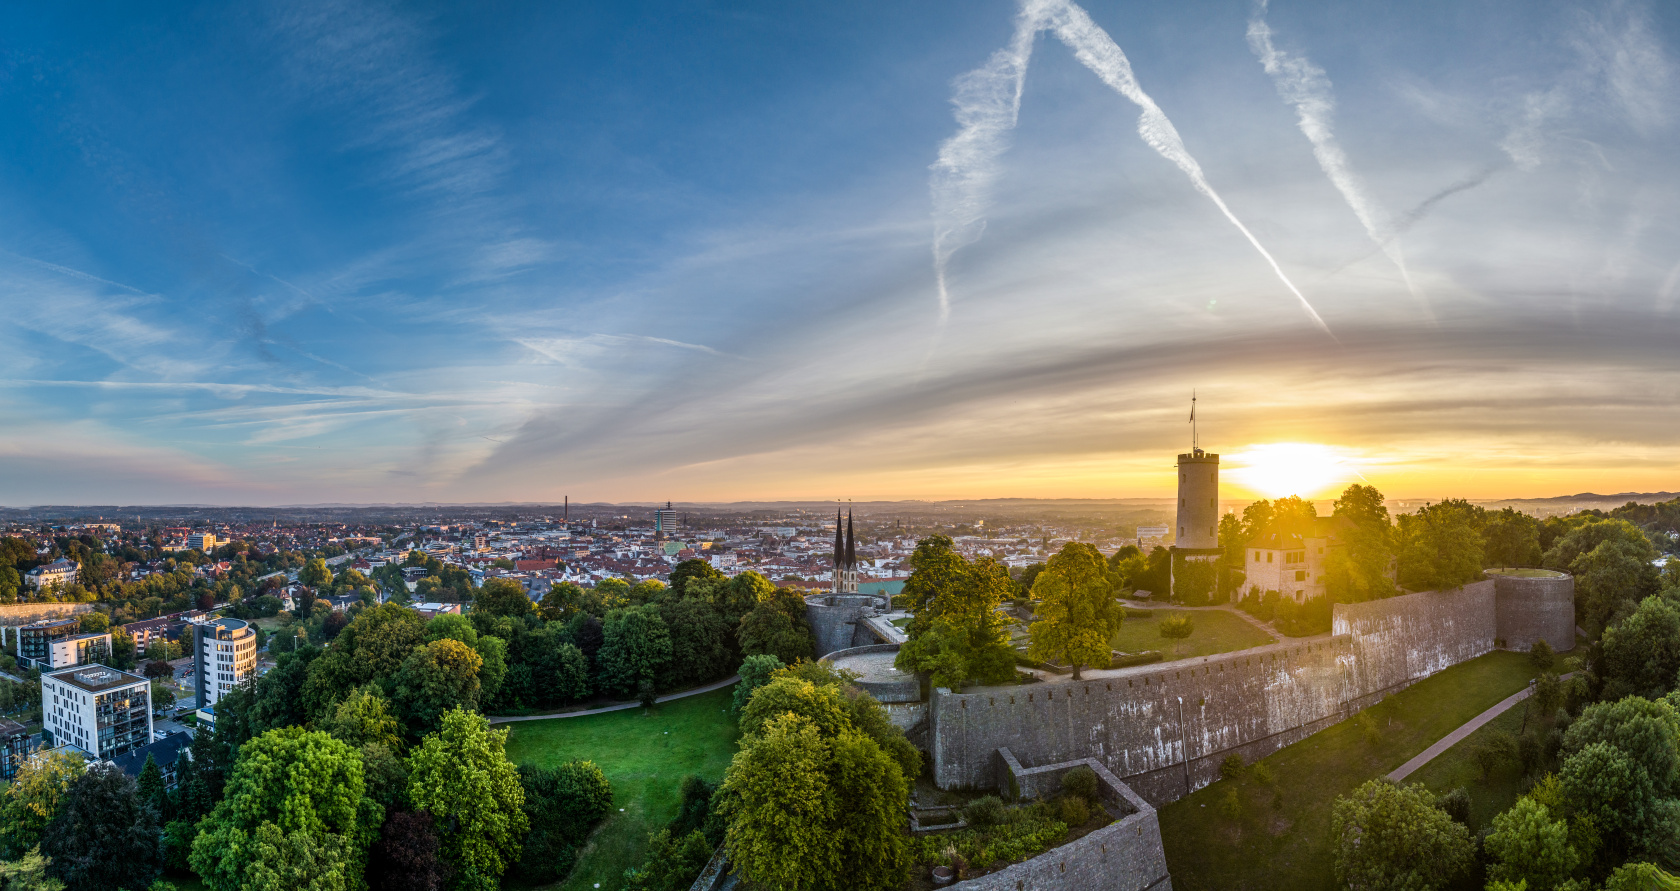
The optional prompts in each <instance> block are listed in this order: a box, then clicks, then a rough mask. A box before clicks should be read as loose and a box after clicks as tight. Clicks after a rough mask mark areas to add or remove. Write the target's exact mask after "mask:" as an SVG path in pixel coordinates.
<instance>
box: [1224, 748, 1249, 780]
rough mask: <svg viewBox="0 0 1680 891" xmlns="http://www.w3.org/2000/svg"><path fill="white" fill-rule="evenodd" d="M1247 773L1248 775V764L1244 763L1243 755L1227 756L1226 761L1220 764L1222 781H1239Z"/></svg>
mask: <svg viewBox="0 0 1680 891" xmlns="http://www.w3.org/2000/svg"><path fill="white" fill-rule="evenodd" d="M1246 773H1248V764H1247V762H1245V761H1243V756H1241V755H1238V754H1235V753H1233V754H1230V755H1226V756H1225V760H1224V761H1221V762H1219V777H1220V779H1226V780H1237V779H1241V778H1242V777H1243V775H1244V774H1246Z"/></svg>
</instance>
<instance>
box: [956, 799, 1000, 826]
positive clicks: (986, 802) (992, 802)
mask: <svg viewBox="0 0 1680 891" xmlns="http://www.w3.org/2000/svg"><path fill="white" fill-rule="evenodd" d="M1005 816H1006V814H1005V809H1004V806H1003V799H1001V798H999V797H997V796H996V795H987V796H984V797H982V798H978V799H975V800H974V802H972V803H971V804H969V806H968V807H966V808H963V819H964V820H967V821H968V822H969V824H970V825H972V826H996V825H997V824H999V823H1002V822H1003V820H1004V817H1005Z"/></svg>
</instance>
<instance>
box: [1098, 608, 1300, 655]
mask: <svg viewBox="0 0 1680 891" xmlns="http://www.w3.org/2000/svg"><path fill="white" fill-rule="evenodd" d="M1152 612H1153V613H1154V615H1151V616H1150V617H1149V618H1147V619H1126V620H1125V621H1123V622H1121V623H1120V630H1119V631H1117V632H1115V633H1114V639H1113V640H1112V641H1110V645H1111V646H1113V647H1114V649H1116V650H1119V651H1120V652H1122V653H1141V652H1144V651H1146V650H1160V651H1161V652H1162V654H1164V655H1165V656H1166V658H1168V659H1188V658H1191V657H1193V656H1211V655H1213V654H1215V653H1229V652H1231V651H1232V650H1246V649H1248V648H1249V647H1260V646H1265V645H1266V644H1269V643H1272V642H1273V641H1275V640H1276V638H1274V637H1272V636H1271V635H1270V634H1267V633H1266V632H1264V631H1261V630H1260V629H1258V628H1256V627H1254V626H1253V625H1250V624H1249V623H1248V622H1247V621H1246V620H1244V619H1243V618H1242V617H1241V616H1237V615H1234V614H1232V613H1229V612H1226V611H1224V610H1212V609H1206V610H1184V609H1156V610H1152ZM1175 615H1186V616H1189V617H1190V620H1191V621H1192V622H1194V623H1195V630H1194V631H1192V632H1191V633H1190V636H1189V637H1187V638H1185V639H1183V640H1168V639H1167V638H1164V637H1162V636H1161V633H1160V632H1159V631H1158V630H1156V627H1155V625H1156V623H1157V622H1159V621H1160V620H1162V619H1164V618H1166V617H1168V616H1175Z"/></svg>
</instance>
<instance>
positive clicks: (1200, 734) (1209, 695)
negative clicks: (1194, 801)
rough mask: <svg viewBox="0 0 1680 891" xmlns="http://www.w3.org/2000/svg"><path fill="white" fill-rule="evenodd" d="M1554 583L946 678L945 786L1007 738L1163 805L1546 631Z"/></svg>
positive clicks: (1414, 599)
mask: <svg viewBox="0 0 1680 891" xmlns="http://www.w3.org/2000/svg"><path fill="white" fill-rule="evenodd" d="M1525 581H1526V580H1525ZM1570 590H1571V593H1570V594H1569V595H1568V596H1567V600H1568V603H1569V606H1568V608H1569V610H1570V614H1571V616H1572V614H1573V593H1572V591H1573V589H1572V588H1571V589H1570ZM1547 592H1548V593H1547V596H1546V598H1542V599H1541V600H1540V601H1539V603H1540V605H1537V606H1532V607H1531V604H1533V603H1535V602H1536V600H1535V598H1534V597H1533V596H1532V593H1531V592H1530V591H1529V589H1528V587H1527V586H1519V587H1509V586H1508V587H1507V588H1506V589H1504V591H1503V593H1504V600H1505V602H1506V606H1507V607H1509V608H1504V609H1502V601H1501V594H1502V591H1501V589H1500V588H1499V586H1498V582H1497V581H1496V580H1489V581H1481V582H1475V583H1472V584H1469V585H1465V586H1464V587H1462V588H1458V589H1455V590H1451V591H1441V592H1436V591H1429V592H1424V593H1419V594H1406V595H1402V596H1399V597H1391V598H1388V599H1386V600H1376V601H1369V602H1366V603H1355V604H1337V605H1336V606H1335V608H1334V613H1333V617H1332V630H1331V633H1330V634H1328V635H1321V636H1319V637H1314V638H1304V639H1300V640H1291V641H1288V642H1285V643H1278V644H1272V645H1269V646H1264V647H1257V648H1254V649H1250V650H1243V651H1239V652H1236V653H1226V654H1222V655H1218V656H1208V657H1203V658H1197V659H1186V660H1180V661H1177V662H1169V663H1157V664H1154V665H1148V666H1138V667H1135V668H1126V669H1115V670H1102V671H1090V672H1086V675H1087V677H1086V678H1085V679H1084V680H1081V681H1072V680H1063V681H1054V682H1049V683H1040V684H1028V685H1022V686H1012V687H994V688H978V689H973V690H970V691H969V692H966V693H953V692H951V691H950V690H946V689H943V688H940V689H937V690H935V691H934V693H933V697H932V700H931V702H930V703H929V705H928V727H927V733H928V737H927V738H928V748H929V750H930V752H931V754H932V757H933V779H934V782H935V783H936V784H937V785H938V786H939V787H940V788H947V789H949V788H991V787H995V786H996V784H997V782H998V777H997V776H996V772H997V759H996V752H997V751H998V750H999V749H1002V748H1008V749H1010V750H1011V751H1012V752H1014V754H1015V756H1016V757H1017V758H1018V759H1019V760H1020V762H1021V763H1022V764H1025V765H1029V766H1032V765H1041V764H1052V763H1057V762H1064V761H1075V760H1079V759H1081V758H1095V759H1096V760H1098V761H1100V762H1101V763H1102V764H1104V765H1105V766H1106V767H1107V768H1108V769H1109V770H1111V771H1113V773H1114V774H1115V775H1116V776H1118V777H1120V778H1121V779H1123V780H1124V781H1125V782H1126V783H1127V784H1128V785H1129V786H1131V787H1132V788H1133V789H1134V790H1136V791H1137V792H1138V793H1139V794H1140V795H1142V796H1143V797H1144V798H1145V799H1147V800H1148V801H1150V802H1151V803H1153V804H1156V805H1160V804H1164V803H1166V802H1170V801H1173V800H1176V799H1178V798H1180V797H1182V796H1184V795H1186V794H1188V793H1189V792H1190V791H1191V790H1193V789H1196V788H1200V787H1202V786H1205V785H1207V784H1208V783H1210V782H1212V781H1213V780H1215V779H1218V777H1219V764H1220V762H1221V761H1222V760H1223V759H1224V758H1225V757H1226V756H1228V755H1231V754H1233V753H1234V754H1240V755H1242V756H1243V758H1244V759H1245V760H1247V761H1254V760H1256V759H1258V758H1262V757H1265V756H1266V755H1269V754H1271V753H1272V752H1275V751H1277V750H1278V749H1280V748H1282V747H1283V746H1286V745H1289V744H1290V743H1294V742H1297V741H1299V740H1302V739H1305V738H1306V737H1307V736H1310V735H1311V734H1313V733H1315V732H1317V731H1318V730H1321V729H1323V728H1325V727H1328V726H1329V725H1331V724H1334V723H1336V722H1337V721H1340V720H1342V719H1343V718H1346V717H1347V716H1349V715H1351V714H1352V713H1354V712H1356V711H1358V710H1359V709H1362V708H1365V707H1366V706H1369V705H1371V704H1372V703H1374V702H1376V701H1378V700H1380V699H1381V698H1383V697H1384V696H1386V695H1388V694H1390V693H1393V692H1396V691H1398V690H1401V689H1403V688H1405V687H1406V686H1408V685H1410V684H1412V683H1415V682H1416V681H1418V680H1421V679H1423V678H1426V677H1428V676H1430V675H1432V674H1435V673H1436V672H1438V671H1441V670H1442V669H1445V668H1448V667H1450V666H1452V665H1456V664H1458V663H1460V662H1464V661H1466V660H1469V659H1473V658H1475V657H1477V656H1480V655H1482V654H1484V653H1488V652H1490V651H1492V650H1493V649H1494V648H1495V643H1496V639H1499V638H1501V637H1503V639H1505V640H1506V641H1513V640H1523V639H1526V638H1527V637H1528V636H1531V635H1538V634H1544V633H1549V632H1548V630H1547V629H1548V626H1547V623H1552V624H1555V623H1556V622H1557V621H1558V617H1559V616H1560V615H1561V614H1562V612H1561V611H1562V606H1561V603H1562V599H1563V598H1564V595H1563V594H1561V593H1560V591H1559V590H1558V589H1556V588H1555V587H1554V588H1550V589H1547ZM1513 604H1515V606H1512V605H1513ZM1518 607H1520V608H1518ZM1502 617H1503V618H1504V619H1505V621H1506V624H1505V625H1502V624H1501V618H1502ZM1567 646H1568V644H1565V646H1564V647H1560V648H1559V649H1563V648H1566V647H1567Z"/></svg>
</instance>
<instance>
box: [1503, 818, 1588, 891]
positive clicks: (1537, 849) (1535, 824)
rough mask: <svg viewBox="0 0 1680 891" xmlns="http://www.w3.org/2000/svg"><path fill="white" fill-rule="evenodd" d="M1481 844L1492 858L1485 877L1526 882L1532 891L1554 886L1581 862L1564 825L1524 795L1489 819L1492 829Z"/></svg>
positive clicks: (1567, 827) (1565, 824) (1512, 881)
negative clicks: (1508, 807)
mask: <svg viewBox="0 0 1680 891" xmlns="http://www.w3.org/2000/svg"><path fill="white" fill-rule="evenodd" d="M1484 847H1485V848H1486V850H1487V853H1488V856H1489V857H1491V858H1492V859H1493V861H1494V862H1493V863H1492V864H1490V865H1489V866H1488V878H1489V879H1491V880H1494V881H1504V882H1511V883H1513V884H1515V883H1517V882H1527V883H1528V887H1530V888H1533V889H1535V891H1541V889H1547V888H1555V887H1557V886H1558V885H1559V884H1561V883H1562V882H1563V881H1564V880H1565V879H1568V878H1569V875H1570V873H1573V872H1574V871H1575V868H1576V867H1577V866H1579V865H1580V862H1581V857H1580V854H1579V852H1577V851H1576V850H1575V846H1574V845H1572V844H1570V843H1569V826H1568V824H1567V823H1565V822H1564V821H1563V820H1562V819H1553V817H1552V814H1551V812H1550V811H1549V810H1548V809H1547V808H1546V806H1545V805H1543V804H1540V803H1539V802H1537V801H1535V800H1534V799H1532V798H1528V797H1524V798H1520V799H1518V800H1517V803H1516V804H1515V805H1513V806H1512V807H1511V809H1510V810H1508V811H1505V812H1504V813H1502V814H1500V815H1499V816H1497V817H1494V818H1493V832H1491V833H1489V835H1488V837H1487V840H1486V841H1485V842H1484Z"/></svg>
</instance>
